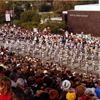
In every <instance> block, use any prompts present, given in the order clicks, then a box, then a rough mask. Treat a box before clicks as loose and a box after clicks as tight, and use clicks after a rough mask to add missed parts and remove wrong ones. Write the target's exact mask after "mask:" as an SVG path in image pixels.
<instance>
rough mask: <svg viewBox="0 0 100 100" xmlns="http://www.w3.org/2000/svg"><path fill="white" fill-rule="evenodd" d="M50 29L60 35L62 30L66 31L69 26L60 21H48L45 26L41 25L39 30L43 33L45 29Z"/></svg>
mask: <svg viewBox="0 0 100 100" xmlns="http://www.w3.org/2000/svg"><path fill="white" fill-rule="evenodd" d="M47 27H50V30H51V32H52V33H55V34H57V33H59V30H60V29H66V28H67V25H66V23H65V22H59V21H48V22H46V23H44V24H39V25H38V29H40V30H41V31H43V29H44V28H47Z"/></svg>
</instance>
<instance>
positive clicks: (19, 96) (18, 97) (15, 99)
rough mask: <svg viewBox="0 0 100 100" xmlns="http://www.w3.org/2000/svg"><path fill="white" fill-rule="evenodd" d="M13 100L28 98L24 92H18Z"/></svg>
mask: <svg viewBox="0 0 100 100" xmlns="http://www.w3.org/2000/svg"><path fill="white" fill-rule="evenodd" d="M11 100H27V99H25V96H24V94H22V93H17V94H14V95H13V96H12V98H11Z"/></svg>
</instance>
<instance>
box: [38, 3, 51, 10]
mask: <svg viewBox="0 0 100 100" xmlns="http://www.w3.org/2000/svg"><path fill="white" fill-rule="evenodd" d="M39 9H40V10H39V11H40V12H48V11H51V9H52V6H51V5H46V4H42V5H41V6H40V7H39Z"/></svg>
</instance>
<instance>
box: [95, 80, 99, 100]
mask: <svg viewBox="0 0 100 100" xmlns="http://www.w3.org/2000/svg"><path fill="white" fill-rule="evenodd" d="M98 84H99V87H98V88H96V89H95V93H96V94H97V97H98V98H99V99H100V81H98Z"/></svg>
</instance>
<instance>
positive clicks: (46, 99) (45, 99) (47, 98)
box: [39, 92, 50, 100]
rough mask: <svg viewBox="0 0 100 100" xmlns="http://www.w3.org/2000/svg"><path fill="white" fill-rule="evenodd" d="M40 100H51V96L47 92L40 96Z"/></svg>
mask: <svg viewBox="0 0 100 100" xmlns="http://www.w3.org/2000/svg"><path fill="white" fill-rule="evenodd" d="M39 100H50V96H49V94H48V93H47V92H42V93H41V94H40V96H39Z"/></svg>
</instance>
